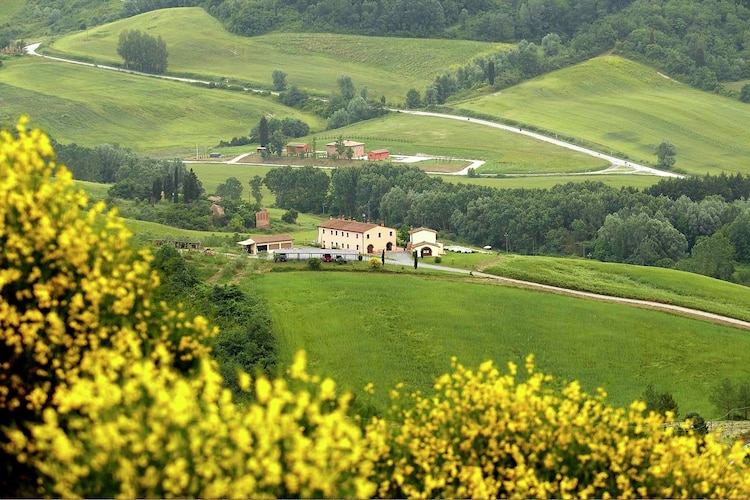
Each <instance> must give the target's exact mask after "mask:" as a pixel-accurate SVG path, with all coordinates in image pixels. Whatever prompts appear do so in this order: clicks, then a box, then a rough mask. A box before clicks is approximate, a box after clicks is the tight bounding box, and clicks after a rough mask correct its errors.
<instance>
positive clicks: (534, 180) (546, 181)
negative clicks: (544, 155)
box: [441, 175, 660, 189]
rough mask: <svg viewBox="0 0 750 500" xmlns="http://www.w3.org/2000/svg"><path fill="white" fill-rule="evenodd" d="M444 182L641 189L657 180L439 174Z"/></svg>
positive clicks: (641, 177)
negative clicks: (585, 184)
mask: <svg viewBox="0 0 750 500" xmlns="http://www.w3.org/2000/svg"><path fill="white" fill-rule="evenodd" d="M441 177H442V178H443V181H445V182H463V183H465V184H476V185H478V186H488V187H493V188H496V189H519V188H525V189H550V188H551V187H553V186H556V185H558V184H567V183H569V182H584V181H594V182H602V183H604V184H606V185H608V186H612V187H615V188H621V187H634V188H636V189H643V188H647V187H649V186H653V185H654V184H656V183H657V182H659V180H660V177H656V176H655V175H533V176H519V177H463V176H461V177H458V176H454V175H441Z"/></svg>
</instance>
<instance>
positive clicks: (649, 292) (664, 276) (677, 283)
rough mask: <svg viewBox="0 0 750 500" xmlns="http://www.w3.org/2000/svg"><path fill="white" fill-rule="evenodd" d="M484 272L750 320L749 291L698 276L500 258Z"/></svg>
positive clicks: (600, 264)
mask: <svg viewBox="0 0 750 500" xmlns="http://www.w3.org/2000/svg"><path fill="white" fill-rule="evenodd" d="M480 267H481V268H482V270H483V271H484V272H486V273H489V274H494V275H497V276H506V277H508V278H515V279H520V280H526V281H533V282H535V283H544V284H547V285H553V286H559V287H563V288H572V289H574V290H583V291H586V292H594V293H601V294H604V295H611V296H616V297H628V298H632V299H642V300H653V301H656V302H662V303H665V304H675V305H680V306H684V307H690V308H694V309H699V310H701V311H708V312H712V313H716V314H721V315H724V316H730V317H732V318H738V319H742V320H745V321H750V288H748V287H746V286H742V285H737V284H735V283H729V282H727V281H721V280H717V279H714V278H709V277H707V276H701V275H699V274H693V273H687V272H684V271H676V270H673V269H663V268H660V267H645V266H633V265H628V264H618V263H612V262H599V261H597V260H588V259H565V258H555V257H539V256H534V257H530V256H523V255H503V256H501V257H497V258H494V259H492V260H490V259H486V260H484V261H482V262H481V264H480Z"/></svg>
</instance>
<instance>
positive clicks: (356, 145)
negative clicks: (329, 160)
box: [326, 140, 365, 158]
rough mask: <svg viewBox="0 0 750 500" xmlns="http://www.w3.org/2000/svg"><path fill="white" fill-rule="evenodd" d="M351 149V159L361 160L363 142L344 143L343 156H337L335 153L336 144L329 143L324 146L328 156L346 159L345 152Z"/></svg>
mask: <svg viewBox="0 0 750 500" xmlns="http://www.w3.org/2000/svg"><path fill="white" fill-rule="evenodd" d="M349 148H352V158H362V157H363V156H364V155H365V143H364V142H355V141H349V140H346V141H344V153H343V155H339V152H338V151H336V143H335V142H329V143H328V144H326V154H328V156H343V157H346V150H347V149H349Z"/></svg>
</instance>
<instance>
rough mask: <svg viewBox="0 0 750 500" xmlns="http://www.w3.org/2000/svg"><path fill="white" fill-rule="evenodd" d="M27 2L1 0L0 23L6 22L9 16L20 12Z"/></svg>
mask: <svg viewBox="0 0 750 500" xmlns="http://www.w3.org/2000/svg"><path fill="white" fill-rule="evenodd" d="M25 4H26V2H25V0H24V1H18V0H15V1H13V0H3V1H2V2H0V23H4V22H5V21H7V20H8V19H9V18H11V17H13V16H14V15H16V14H18V13H19V12H20V11H21V9H23V6H24V5H25Z"/></svg>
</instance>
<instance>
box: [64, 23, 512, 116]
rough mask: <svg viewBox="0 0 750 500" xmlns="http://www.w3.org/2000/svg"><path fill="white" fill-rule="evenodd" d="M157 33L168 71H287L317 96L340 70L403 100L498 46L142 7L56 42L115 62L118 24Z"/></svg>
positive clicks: (259, 79)
mask: <svg viewBox="0 0 750 500" xmlns="http://www.w3.org/2000/svg"><path fill="white" fill-rule="evenodd" d="M133 29H137V30H141V31H143V32H145V33H148V34H150V35H152V36H161V37H162V38H163V39H164V41H165V42H166V44H167V48H168V50H169V68H168V71H169V72H172V73H180V74H192V75H202V76H206V77H211V78H215V79H219V78H231V79H236V80H240V81H243V82H247V83H248V84H250V85H255V86H259V87H266V88H270V86H271V84H272V80H271V73H272V72H273V70H275V69H280V70H282V71H284V72H286V73H287V75H288V76H287V80H288V82H289V84H290V85H297V86H299V87H301V88H305V89H307V90H308V91H310V92H312V93H316V94H320V95H328V94H330V93H331V92H332V91H333V90H334V89H335V88H336V79H337V78H338V77H339V76H340V75H342V74H348V75H350V76H351V77H352V79H353V81H354V84H355V85H356V86H357V87H358V88H359V87H361V86H363V85H367V87H368V90H369V95H370V96H372V97H375V98H377V97H379V96H381V95H384V96H385V97H386V98H387V99H388V101H389V102H403V100H404V96H405V95H406V92H407V91H408V90H409V88H411V87H414V88H417V89H420V90H422V89H423V88H424V87H425V86H426V85H427V84H428V83H430V80H431V78H432V77H434V76H435V75H436V74H438V73H439V72H441V71H442V70H443V69H444V68H446V67H449V66H451V65H452V64H457V63H460V62H465V61H466V60H468V59H471V58H472V57H474V56H476V55H478V54H481V53H484V52H487V51H491V50H497V49H498V48H500V47H503V45H502V44H491V43H484V42H471V41H461V40H425V39H416V38H409V39H399V38H381V37H362V36H352V35H331V34H313V33H276V34H269V35H264V36H259V37H253V38H247V37H240V36H236V35H232V34H230V33H228V32H227V31H226V30H225V29H224V28H223V27H222V25H221V24H220V23H219V21H217V20H216V19H214V18H213V17H211V16H209V15H208V14H207V13H206V12H205V11H204V10H203V9H200V8H176V9H164V10H158V11H153V12H148V13H145V14H141V15H138V16H134V17H132V18H128V19H123V20H120V21H117V22H114V23H111V24H107V25H104V26H99V27H96V28H91V29H90V30H88V31H87V32H79V33H75V34H72V35H69V36H66V37H63V38H61V39H60V40H57V41H56V42H55V43H54V45H53V48H54V50H55V51H57V52H63V53H65V54H68V55H73V56H79V57H81V56H82V57H86V58H93V59H95V60H97V61H99V62H101V63H105V62H106V63H120V62H121V61H122V59H121V58H120V57H119V56H118V55H117V43H118V37H119V35H120V32H122V31H123V30H133Z"/></svg>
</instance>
